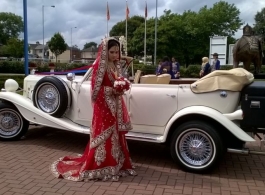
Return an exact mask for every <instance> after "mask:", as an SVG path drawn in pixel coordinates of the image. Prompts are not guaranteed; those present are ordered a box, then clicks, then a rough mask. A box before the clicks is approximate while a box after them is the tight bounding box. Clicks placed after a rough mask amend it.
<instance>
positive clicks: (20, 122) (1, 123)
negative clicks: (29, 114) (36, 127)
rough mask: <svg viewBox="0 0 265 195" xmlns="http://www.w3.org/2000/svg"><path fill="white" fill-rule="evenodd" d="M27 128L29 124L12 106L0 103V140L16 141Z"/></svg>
mask: <svg viewBox="0 0 265 195" xmlns="http://www.w3.org/2000/svg"><path fill="white" fill-rule="evenodd" d="M28 128H29V122H28V121H27V120H26V119H24V118H23V116H22V115H21V114H20V113H19V111H18V110H17V108H16V107H15V106H14V105H11V104H8V103H4V102H2V103H0V139H1V140H18V139H20V138H21V137H22V136H23V135H25V133H26V132H27V130H28Z"/></svg>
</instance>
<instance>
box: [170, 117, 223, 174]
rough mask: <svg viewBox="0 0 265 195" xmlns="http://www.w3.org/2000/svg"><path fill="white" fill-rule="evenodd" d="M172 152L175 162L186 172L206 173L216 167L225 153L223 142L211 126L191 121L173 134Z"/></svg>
mask: <svg viewBox="0 0 265 195" xmlns="http://www.w3.org/2000/svg"><path fill="white" fill-rule="evenodd" d="M170 151H171V156H172V158H173V160H174V161H175V162H176V163H177V164H178V165H179V166H180V167H181V168H182V169H184V170H186V171H190V172H195V173H204V172H208V171H211V170H212V168H214V167H215V166H216V164H217V163H218V162H219V160H220V159H221V158H222V156H223V153H224V148H223V142H222V139H221V137H220V135H219V134H218V132H217V131H216V129H214V128H213V127H212V126H211V125H209V124H207V123H205V122H201V121H191V122H187V123H184V124H182V125H181V126H179V127H178V128H177V129H176V131H175V132H174V133H173V136H172V139H171V144H170Z"/></svg>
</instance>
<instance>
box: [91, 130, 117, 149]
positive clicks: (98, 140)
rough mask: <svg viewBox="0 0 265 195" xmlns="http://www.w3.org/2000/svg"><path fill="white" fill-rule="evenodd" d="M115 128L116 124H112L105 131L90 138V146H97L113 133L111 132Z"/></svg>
mask: <svg viewBox="0 0 265 195" xmlns="http://www.w3.org/2000/svg"><path fill="white" fill-rule="evenodd" d="M114 130H115V125H114V126H111V127H110V128H108V129H107V130H105V131H103V132H102V133H101V134H99V135H98V136H97V137H95V138H91V139H90V148H96V147H97V146H99V145H100V144H102V143H103V142H105V141H106V140H107V139H108V138H109V137H110V135H111V133H112V132H113V131H114Z"/></svg>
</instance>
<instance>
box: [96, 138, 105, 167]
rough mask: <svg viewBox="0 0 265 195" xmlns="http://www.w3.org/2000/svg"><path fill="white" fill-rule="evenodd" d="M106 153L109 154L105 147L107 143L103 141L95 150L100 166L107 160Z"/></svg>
mask: <svg viewBox="0 0 265 195" xmlns="http://www.w3.org/2000/svg"><path fill="white" fill-rule="evenodd" d="M106 154H107V152H106V148H105V143H102V144H101V145H99V146H98V147H97V148H96V151H95V161H96V163H97V165H98V166H100V165H101V163H102V162H104V161H105V159H106Z"/></svg>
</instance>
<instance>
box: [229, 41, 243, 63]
mask: <svg viewBox="0 0 265 195" xmlns="http://www.w3.org/2000/svg"><path fill="white" fill-rule="evenodd" d="M234 45H235V44H229V56H228V64H229V65H233V61H234V57H233V48H234ZM239 65H243V63H242V62H240V63H239Z"/></svg>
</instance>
